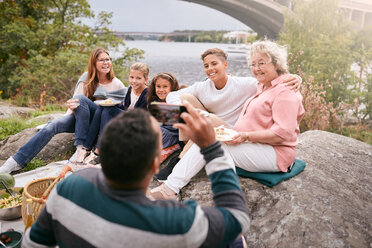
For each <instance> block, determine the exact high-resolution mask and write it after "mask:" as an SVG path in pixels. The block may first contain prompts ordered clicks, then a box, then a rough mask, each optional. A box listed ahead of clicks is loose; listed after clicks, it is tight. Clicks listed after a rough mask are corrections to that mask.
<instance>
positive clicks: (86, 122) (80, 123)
mask: <svg viewBox="0 0 372 248" xmlns="http://www.w3.org/2000/svg"><path fill="white" fill-rule="evenodd" d="M75 98H78V99H79V101H80V105H79V106H78V107H77V108H76V109H75V110H74V115H75V119H76V123H75V145H76V146H78V145H83V144H84V142H85V140H86V138H87V135H88V130H89V127H90V125H91V121H92V120H93V117H94V114H95V112H96V110H97V109H98V106H97V105H96V104H95V103H94V102H92V101H91V100H90V99H89V98H87V97H86V96H84V95H77V96H75V97H74V99H75Z"/></svg>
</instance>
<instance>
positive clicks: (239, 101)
mask: <svg viewBox="0 0 372 248" xmlns="http://www.w3.org/2000/svg"><path fill="white" fill-rule="evenodd" d="M256 85H257V80H256V79H255V78H253V77H235V76H234V77H231V76H228V79H227V83H226V85H225V87H223V88H222V89H220V90H219V89H217V88H216V87H215V85H214V83H213V81H212V80H210V79H207V80H206V81H204V82H196V83H194V84H193V85H191V86H190V87H188V88H185V89H181V90H178V91H172V92H170V93H169V94H168V96H167V99H166V101H167V103H172V104H181V100H180V96H181V95H182V94H185V93H188V94H191V95H194V96H195V97H196V98H198V99H199V101H200V102H201V103H202V104H203V105H204V107H205V108H206V109H207V110H208V111H209V112H211V113H213V114H215V115H217V116H218V117H220V118H221V119H222V120H223V121H225V122H226V123H228V124H229V125H230V126H233V125H234V124H235V122H236V121H237V120H238V118H239V115H240V113H241V111H242V109H243V105H244V103H245V102H246V101H247V100H248V98H250V97H251V96H253V95H254V94H255V93H256V91H257V88H256Z"/></svg>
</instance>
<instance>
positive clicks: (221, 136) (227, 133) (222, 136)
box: [214, 127, 238, 141]
mask: <svg viewBox="0 0 372 248" xmlns="http://www.w3.org/2000/svg"><path fill="white" fill-rule="evenodd" d="M221 129H222V128H221V127H217V128H215V129H214V130H215V131H216V135H217V137H216V139H217V140H219V141H230V140H232V138H233V137H234V136H235V135H237V134H238V133H237V132H236V131H235V130H233V129H230V128H223V132H221V131H220V130H221Z"/></svg>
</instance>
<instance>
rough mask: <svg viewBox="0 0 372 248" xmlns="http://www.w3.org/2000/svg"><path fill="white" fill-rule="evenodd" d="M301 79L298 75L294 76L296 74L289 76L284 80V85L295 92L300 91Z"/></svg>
mask: <svg viewBox="0 0 372 248" xmlns="http://www.w3.org/2000/svg"><path fill="white" fill-rule="evenodd" d="M301 81H302V80H301V77H300V76H297V75H294V74H288V75H287V76H286V77H285V78H284V80H283V84H285V86H288V87H290V89H291V90H294V91H298V90H299V89H300V86H301Z"/></svg>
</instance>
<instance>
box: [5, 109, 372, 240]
mask: <svg viewBox="0 0 372 248" xmlns="http://www.w3.org/2000/svg"><path fill="white" fill-rule="evenodd" d="M2 107H3V108H2ZM5 109H6V107H5ZM7 111H8V110H6V111H4V105H3V104H1V105H0V118H1V116H5V115H8V112H9V111H8V112H7ZM25 111H26V110H25ZM26 112H27V111H26ZM55 117H56V116H53V117H51V118H55ZM47 118H48V117H47ZM47 120H50V118H48V119H47ZM36 132H37V130H36V128H31V129H27V130H24V131H23V132H21V133H19V134H16V135H13V136H10V137H9V138H8V139H6V140H3V141H0V160H5V159H7V158H8V157H9V156H11V155H13V154H14V153H15V152H16V151H17V150H18V149H19V148H20V147H21V146H22V145H23V144H25V143H26V142H27V141H28V139H30V138H31V137H32V136H33V135H34V134H35V133H36ZM299 141H300V142H299V145H298V149H297V156H296V157H297V158H299V159H302V160H304V161H305V162H306V164H307V166H306V168H305V171H303V172H302V173H301V174H299V175H297V176H296V177H294V178H292V179H289V180H287V181H284V182H281V183H280V184H278V185H276V186H274V187H273V188H269V187H267V186H265V185H262V184H260V183H258V182H256V181H254V180H251V179H245V178H240V181H241V184H242V189H243V191H244V193H245V196H246V199H247V204H248V208H249V212H250V217H251V227H250V230H249V233H248V234H247V235H246V239H247V242H248V247H372V146H370V145H368V144H366V143H363V142H360V141H357V140H355V139H351V138H347V137H344V136H341V135H336V134H332V133H328V132H324V131H307V132H305V133H302V134H301V135H300V136H299ZM73 142H74V135H73V134H66V133H64V134H58V135H56V136H55V137H54V138H53V139H52V140H51V141H50V142H49V144H48V145H47V146H46V147H45V148H44V149H43V150H42V151H41V152H40V153H39V154H38V156H37V157H39V158H43V159H54V158H55V157H56V156H58V155H60V154H64V153H66V152H70V151H73V150H74V147H73ZM0 164H2V163H1V161H0ZM157 185H159V183H157V182H154V181H153V182H151V185H150V187H154V186H157ZM189 198H193V199H195V200H197V201H198V202H199V203H200V204H201V205H204V206H210V205H212V204H213V201H212V193H211V190H210V183H209V180H208V178H207V177H206V175H205V173H204V171H201V172H200V173H199V174H198V175H197V176H196V177H195V178H194V179H193V180H192V181H191V182H190V183H189V184H188V185H187V186H186V187H185V188H184V189H183V190H182V191H181V193H180V199H181V200H186V199H189Z"/></svg>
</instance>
